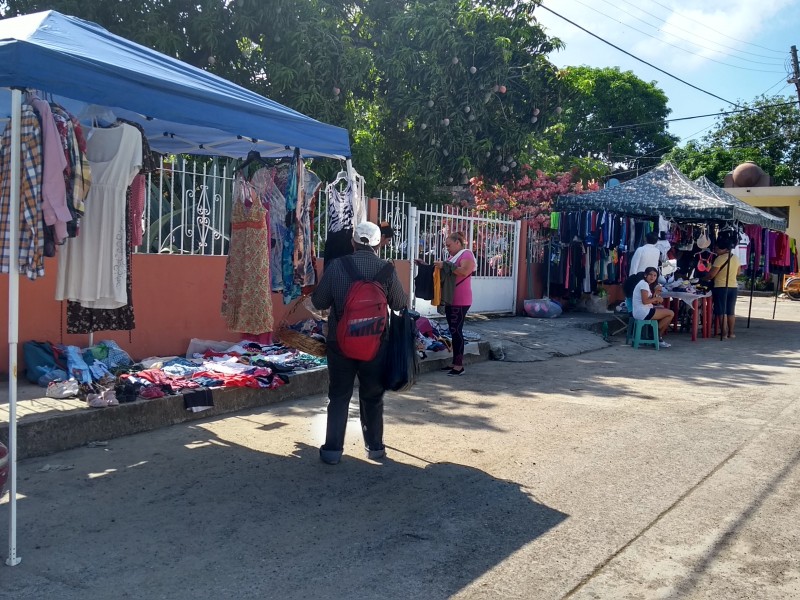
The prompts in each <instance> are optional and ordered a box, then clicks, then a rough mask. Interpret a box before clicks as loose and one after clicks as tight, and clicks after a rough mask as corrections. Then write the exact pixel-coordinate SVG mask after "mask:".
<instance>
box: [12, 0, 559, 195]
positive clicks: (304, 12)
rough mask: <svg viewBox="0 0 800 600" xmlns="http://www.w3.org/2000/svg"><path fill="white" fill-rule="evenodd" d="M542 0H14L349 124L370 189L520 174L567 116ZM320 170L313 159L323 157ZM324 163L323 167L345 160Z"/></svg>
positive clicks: (424, 191)
mask: <svg viewBox="0 0 800 600" xmlns="http://www.w3.org/2000/svg"><path fill="white" fill-rule="evenodd" d="M538 1H539V0H524V1H518V0H497V1H495V2H488V1H484V0H425V1H422V0H417V1H407V2H397V1H396V0H343V1H340V2H334V1H332V0H271V1H270V2H263V1H262V0H196V1H194V2H188V1H187V0H138V1H137V0H130V1H127V2H107V1H106V0H48V1H46V2H38V1H35V0H7V2H6V3H5V4H6V12H7V14H19V13H27V12H34V11H36V10H43V9H47V8H53V9H56V10H59V11H61V12H64V13H67V14H73V15H76V16H79V17H82V18H86V19H89V20H92V21H95V22H97V23H99V24H100V25H102V26H104V27H106V28H108V29H109V30H111V31H112V32H114V33H117V34H119V35H122V36H124V37H127V38H129V39H132V40H134V41H137V42H139V43H142V44H144V45H147V46H149V47H153V48H155V49H157V50H160V51H161V52H164V53H166V54H168V55H170V56H174V57H176V58H179V59H181V60H184V61H186V62H188V63H190V64H193V65H195V66H198V67H200V68H204V69H207V70H210V71H212V72H215V73H217V74H219V75H221V76H224V77H226V78H228V79H231V80H232V81H235V82H237V83H239V84H242V85H244V86H246V87H248V88H250V89H252V90H254V91H256V92H258V93H261V94H263V95H265V96H268V97H270V98H272V99H274V100H276V101H278V102H281V103H283V104H286V105H287V106H290V107H292V108H294V109H296V110H299V111H301V112H303V113H305V114H308V115H310V116H312V117H314V118H317V119H320V120H322V121H325V122H329V123H333V124H337V125H340V126H343V127H346V128H347V129H348V130H349V131H350V132H351V135H352V148H353V158H354V163H355V165H356V167H357V168H358V169H359V171H361V172H362V173H363V174H364V175H365V176H366V178H367V182H368V188H369V189H370V190H375V189H376V188H378V187H384V188H386V187H388V188H396V189H401V190H403V191H405V192H406V193H407V194H410V195H412V196H416V197H420V198H421V197H423V196H429V195H430V193H431V191H432V189H433V188H434V186H437V185H447V184H459V183H465V182H466V181H467V179H468V178H469V177H471V176H473V175H476V174H482V175H483V176H485V177H487V178H489V179H498V178H503V177H510V176H511V175H512V174H513V173H514V172H515V170H517V171H518V170H519V169H520V168H521V166H522V164H524V163H525V162H529V160H530V158H531V155H533V154H536V153H537V152H536V151H537V148H538V149H540V150H542V155H543V156H552V153H550V152H548V151H547V149H546V148H543V147H542V139H543V137H544V131H545V129H546V128H547V127H549V126H551V125H553V124H554V123H557V122H558V121H559V119H560V116H559V112H558V111H557V110H556V109H557V108H559V98H560V97H561V93H560V91H559V90H560V87H561V83H560V82H559V80H558V77H557V75H558V73H557V70H556V69H555V68H554V67H553V65H552V64H551V63H550V62H549V61H548V60H547V55H548V54H549V53H550V52H551V51H553V50H554V49H556V48H558V47H559V45H560V42H559V41H558V40H556V39H552V38H548V37H547V36H546V35H545V33H544V30H543V29H542V28H541V27H539V25H538V24H537V23H536V20H535V18H534V14H533V13H534V9H535V8H536V6H537V4H538ZM315 168H316V167H315ZM338 168H339V165H336V164H332V165H329V166H327V167H326V166H324V165H321V166H319V167H318V171H321V173H320V174H321V175H325V174H326V173H325V171H326V169H327V170H330V171H335V170H338Z"/></svg>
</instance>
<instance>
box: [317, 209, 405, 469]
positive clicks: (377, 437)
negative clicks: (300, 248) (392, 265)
mask: <svg viewBox="0 0 800 600" xmlns="http://www.w3.org/2000/svg"><path fill="white" fill-rule="evenodd" d="M380 243H381V230H380V229H379V228H378V226H377V225H375V224H374V223H370V222H364V223H360V224H359V225H357V226H356V227H355V229H354V231H353V248H354V249H355V252H354V253H353V254H352V260H353V262H354V263H355V267H356V270H357V272H358V274H359V275H360V276H362V277H364V278H365V279H369V280H372V279H374V278H375V276H376V275H377V274H378V273H379V272H380V270H381V269H383V267H384V266H385V265H386V264H387V261H385V260H383V259H381V258H378V255H377V253H376V251H377V249H378V246H379V245H380ZM343 260H345V259H344V258H342V259H337V260H335V261H333V263H332V264H331V265H330V266H329V268H327V269H325V272H324V274H323V275H322V279H321V280H320V282H319V285H318V286H317V289H316V290H315V291H314V293H313V294H312V295H311V302H312V303H313V304H314V306H315V307H316V308H318V309H328V308H332V309H333V310H331V312H330V316H329V317H328V337H327V340H326V341H327V358H328V377H329V379H330V384H329V386H328V399H329V404H328V427H327V434H326V436H325V444H323V446H322V447H321V448H320V449H319V456H320V458H321V459H322V460H323V462H326V463H328V464H331V465H335V464H337V463H338V462H339V461H340V460H341V458H342V451H343V450H344V436H345V429H346V428H347V416H348V409H349V406H350V398H351V397H352V396H353V385H354V383H355V378H356V375H358V403H359V408H360V413H361V430H362V433H363V435H364V446H365V448H366V451H367V457H368V458H370V459H373V460H375V459H379V458H383V457H384V456H385V455H386V448H385V446H384V444H383V393H384V387H383V370H384V356H385V354H386V343H385V342H384V343H382V344H381V347H380V350H379V351H378V354H377V356H375V358H373V359H372V360H369V361H360V360H354V359H351V358H347V357H346V356H344V355H343V354H342V353H341V352H340V351H339V348H338V346H337V343H336V325H337V322H338V320H339V318H340V317H341V315H342V313H343V312H344V305H345V300H346V298H347V292H348V291H349V289H350V285H352V283H353V281H352V279H351V277H350V276H349V275H348V273H347V269H346V268H345V265H344V264H343V262H342V261H343ZM384 289H385V291H386V299H387V302H388V304H389V307H390V308H392V309H394V310H400V309H401V308H404V307H405V306H406V304H407V303H408V297H407V296H406V293H405V292H404V291H403V286H402V285H401V284H400V280H399V279H398V278H397V272H396V271H395V270H394V269H392V272H391V275H390V276H389V278H388V279H387V281H386V283H385V284H384Z"/></svg>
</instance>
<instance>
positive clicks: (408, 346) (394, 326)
mask: <svg viewBox="0 0 800 600" xmlns="http://www.w3.org/2000/svg"><path fill="white" fill-rule="evenodd" d="M418 375H419V354H418V353H417V324H416V322H415V321H414V318H413V317H412V316H411V313H410V312H409V311H408V310H407V309H405V308H404V309H403V310H401V311H400V312H399V313H394V312H393V313H392V316H391V317H390V323H389V342H388V347H387V348H386V368H385V369H384V382H383V383H384V387H385V388H386V389H387V390H392V391H393V392H403V391H405V390H408V389H410V388H411V386H413V385H414V384H415V383H416V382H417V377H418Z"/></svg>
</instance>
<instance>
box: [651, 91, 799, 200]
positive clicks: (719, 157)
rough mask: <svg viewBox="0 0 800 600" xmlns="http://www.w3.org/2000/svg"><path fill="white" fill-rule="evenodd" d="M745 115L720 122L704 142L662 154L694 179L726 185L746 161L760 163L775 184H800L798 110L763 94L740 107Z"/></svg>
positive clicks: (733, 115) (689, 144)
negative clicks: (727, 179) (736, 168)
mask: <svg viewBox="0 0 800 600" xmlns="http://www.w3.org/2000/svg"><path fill="white" fill-rule="evenodd" d="M741 106H742V108H744V109H747V110H746V111H744V112H737V113H734V114H730V115H724V116H722V117H720V118H718V120H717V123H716V125H715V127H714V129H713V130H712V131H711V132H710V133H708V134H707V135H706V136H705V137H704V138H703V139H702V140H701V141H696V140H691V141H689V142H687V143H686V145H685V146H683V147H681V148H675V149H674V150H672V151H671V152H670V153H668V154H667V155H665V156H664V159H665V160H670V161H672V162H673V163H674V164H675V166H677V167H678V168H679V169H680V170H681V171H682V172H683V173H685V174H686V175H687V176H689V177H690V178H692V179H694V178H696V177H699V176H701V175H705V176H706V177H708V178H709V179H711V180H712V181H714V182H715V183H717V184H718V185H722V184H723V182H724V179H725V175H726V174H728V173H730V172H731V171H732V170H733V169H734V168H735V167H736V166H737V165H739V164H741V163H743V162H745V161H753V162H755V163H757V164H758V165H759V166H760V167H761V168H762V169H764V171H766V172H767V173H769V174H770V175H772V176H773V178H774V182H775V185H797V184H798V183H800V109H799V108H798V106H797V103H796V102H787V98H786V97H784V96H772V97H766V96H760V97H758V98H755V99H754V100H753V102H751V103H743V104H741Z"/></svg>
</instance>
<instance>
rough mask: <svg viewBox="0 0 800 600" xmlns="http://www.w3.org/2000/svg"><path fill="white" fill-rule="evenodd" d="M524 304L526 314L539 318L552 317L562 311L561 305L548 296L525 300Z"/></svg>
mask: <svg viewBox="0 0 800 600" xmlns="http://www.w3.org/2000/svg"><path fill="white" fill-rule="evenodd" d="M524 306H525V314H526V315H528V316H529V317H536V318H539V319H552V318H553V317H557V316H559V315H560V314H561V313H562V312H563V311H562V310H561V305H560V304H559V303H558V302H555V301H554V300H550V298H536V299H533V300H525V303H524Z"/></svg>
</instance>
